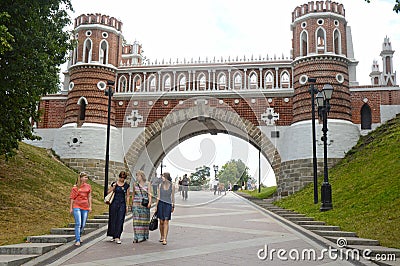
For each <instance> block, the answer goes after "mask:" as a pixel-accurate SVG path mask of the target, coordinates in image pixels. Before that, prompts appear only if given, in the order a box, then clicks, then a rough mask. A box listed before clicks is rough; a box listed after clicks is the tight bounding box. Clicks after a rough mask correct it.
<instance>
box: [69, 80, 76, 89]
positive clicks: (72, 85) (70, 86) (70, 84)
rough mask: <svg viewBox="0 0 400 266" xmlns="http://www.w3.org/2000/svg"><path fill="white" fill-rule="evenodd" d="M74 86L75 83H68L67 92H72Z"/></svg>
mask: <svg viewBox="0 0 400 266" xmlns="http://www.w3.org/2000/svg"><path fill="white" fill-rule="evenodd" d="M74 86H75V83H73V82H72V81H71V82H70V83H69V85H68V88H69V90H72V89H73V88H74Z"/></svg>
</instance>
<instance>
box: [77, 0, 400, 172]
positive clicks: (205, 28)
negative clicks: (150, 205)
mask: <svg viewBox="0 0 400 266" xmlns="http://www.w3.org/2000/svg"><path fill="white" fill-rule="evenodd" d="M306 2H308V0H279V1H270V0H246V1H239V0H202V1H187V0H169V1H167V0H149V1H136V0H127V1H123V0H114V1H110V0H107V1H106V0H85V1H82V0H72V5H73V8H74V10H75V12H74V13H73V14H71V17H73V18H75V17H77V16H79V15H81V14H84V13H86V14H87V13H102V14H107V15H110V16H114V17H116V18H118V19H120V20H121V21H122V22H123V28H122V31H123V35H124V37H125V39H126V40H127V42H128V43H133V41H135V40H137V41H139V42H140V43H141V44H142V45H143V50H144V55H145V56H146V57H147V58H149V59H151V60H152V61H153V60H155V59H158V60H161V59H163V58H165V59H169V58H173V59H176V58H177V57H178V58H184V57H185V58H189V59H190V58H192V57H193V58H194V59H198V58H199V56H200V57H202V58H205V57H206V56H207V57H208V58H213V57H214V56H215V57H217V58H219V57H221V56H224V57H227V56H231V57H236V56H241V57H243V55H246V57H249V56H251V55H254V56H257V57H258V56H259V55H261V56H263V57H265V56H266V55H267V54H268V55H269V56H273V55H274V54H276V55H277V56H281V55H282V54H284V55H285V56H289V55H290V50H291V39H292V32H291V31H290V24H291V13H292V11H293V10H294V8H295V7H296V6H298V5H300V4H303V3H306ZM338 2H341V3H343V4H344V7H345V10H346V19H347V21H348V25H350V26H351V29H352V34H353V44H354V53H355V58H356V59H357V60H358V61H359V64H358V67H357V80H358V81H359V83H360V85H369V84H370V78H369V73H370V72H371V65H372V61H373V60H374V59H377V60H378V62H379V65H380V69H381V70H382V60H381V58H380V56H379V54H380V52H381V49H382V43H383V39H384V37H385V36H386V35H387V36H388V37H389V38H390V40H391V42H392V47H393V49H394V50H397V51H398V52H396V53H395V54H394V66H395V67H394V70H395V71H396V70H398V71H400V30H399V29H400V14H396V13H395V12H394V11H392V8H393V5H394V2H395V1H394V0H372V1H371V2H372V3H370V4H368V3H366V2H365V1H364V0H346V1H338ZM397 78H399V77H397ZM218 137H219V136H218ZM204 141H205V142H204ZM210 141H211V142H214V145H215V146H216V147H217V146H218V147H225V146H223V145H222V143H225V144H226V145H228V148H219V149H218V150H229V145H231V147H232V142H233V138H232V137H229V136H225V137H219V138H211V137H206V138H204V137H203V138H198V139H197V138H193V139H190V140H188V141H187V142H186V143H187V145H186V148H187V149H186V148H185V147H183V146H184V145H180V146H179V149H180V150H181V151H180V153H181V154H186V153H187V151H189V153H187V154H188V155H187V156H195V154H197V157H196V158H194V159H193V160H194V161H196V162H199V161H198V159H199V158H201V157H202V156H204V153H205V152H204V151H203V152H202V151H201V150H202V149H201V143H202V142H203V144H204V145H203V146H207V145H211V144H210ZM217 144H218V145H217ZM196 150H198V151H199V152H198V153H191V152H190V151H196ZM250 150H252V148H249V151H250ZM250 153H251V155H249V156H247V159H246V161H248V162H249V163H250V162H251V163H252V164H253V165H252V166H251V172H252V173H257V172H258V170H257V165H258V152H257V151H256V150H255V149H254V150H253V151H252V152H250ZM206 157H207V158H208V159H207V160H206V162H208V163H211V165H212V163H213V162H210V159H209V158H215V156H206ZM254 158H257V159H256V160H255V161H256V163H254ZM167 159H168V158H167ZM229 159H230V158H229V155H228V157H226V158H222V159H221V158H219V159H216V163H217V164H222V163H224V162H225V161H227V160H229ZM235 159H237V158H235ZM166 164H167V168H166V169H168V165H170V169H169V170H170V171H171V172H173V170H172V166H171V162H168V160H167V161H166ZM254 164H255V166H254ZM178 168H181V167H179V166H178ZM183 171H186V170H185V169H183V170H182V169H181V171H177V174H181V172H183ZM267 171H268V170H265V169H264V170H263V172H264V173H266V172H267ZM173 176H175V175H174V174H173Z"/></svg>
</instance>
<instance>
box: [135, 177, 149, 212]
mask: <svg viewBox="0 0 400 266" xmlns="http://www.w3.org/2000/svg"><path fill="white" fill-rule="evenodd" d="M137 184H138V187H139V190H140V194H141V195H142V203H141V204H142V206H143V207H146V208H148V207H147V206H149V199H148V198H145V197H143V193H142V188H141V187H140V185H139V183H137Z"/></svg>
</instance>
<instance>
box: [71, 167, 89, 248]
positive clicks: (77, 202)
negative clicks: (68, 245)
mask: <svg viewBox="0 0 400 266" xmlns="http://www.w3.org/2000/svg"><path fill="white" fill-rule="evenodd" d="M87 180H88V175H87V174H86V173H84V172H81V173H80V174H79V176H78V178H77V180H76V182H75V185H74V186H73V187H72V189H71V193H70V196H69V198H70V202H71V203H70V207H69V212H70V213H71V214H73V215H74V220H75V246H80V245H81V242H82V241H81V234H82V232H83V231H84V229H85V225H86V220H87V217H88V213H89V212H90V211H91V210H92V187H91V186H90V185H89V184H88V183H87Z"/></svg>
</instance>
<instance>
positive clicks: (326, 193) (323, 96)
mask: <svg viewBox="0 0 400 266" xmlns="http://www.w3.org/2000/svg"><path fill="white" fill-rule="evenodd" d="M332 93H333V87H332V85H330V84H325V85H324V87H323V89H322V91H320V92H318V94H317V97H316V102H317V106H318V115H319V117H320V118H321V119H322V122H323V126H322V132H323V136H322V139H321V140H322V141H323V142H324V182H323V183H322V186H321V208H320V211H329V210H331V209H332V208H333V206H332V188H331V185H330V184H329V180H328V144H327V140H328V139H327V132H328V113H329V111H330V109H331V106H330V104H329V101H330V99H331V98H332Z"/></svg>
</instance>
